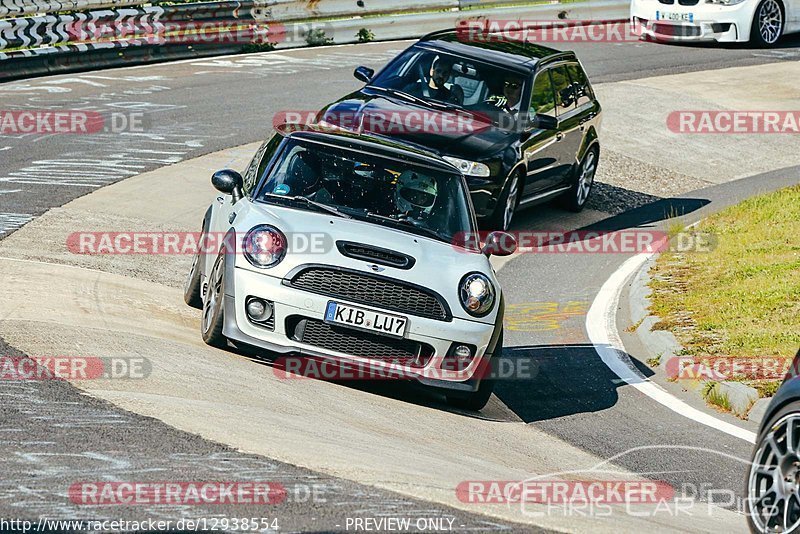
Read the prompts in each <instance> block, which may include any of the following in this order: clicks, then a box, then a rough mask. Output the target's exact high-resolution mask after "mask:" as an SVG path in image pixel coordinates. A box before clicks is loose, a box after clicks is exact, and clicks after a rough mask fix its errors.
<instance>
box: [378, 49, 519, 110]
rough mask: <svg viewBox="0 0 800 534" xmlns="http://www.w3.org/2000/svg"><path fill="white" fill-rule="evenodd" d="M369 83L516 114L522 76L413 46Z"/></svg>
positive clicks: (472, 108) (464, 106)
mask: <svg viewBox="0 0 800 534" xmlns="http://www.w3.org/2000/svg"><path fill="white" fill-rule="evenodd" d="M370 87H380V88H383V89H390V90H393V91H399V92H400V93H405V94H407V95H411V96H413V97H416V98H420V99H423V100H426V101H434V102H440V103H445V104H449V105H452V106H458V107H462V108H464V109H468V110H471V111H482V112H486V113H490V114H491V113H492V112H495V113H496V112H498V111H499V112H506V113H508V114H511V115H516V114H517V113H518V112H519V111H520V104H521V99H522V95H523V94H524V88H525V78H524V77H523V76H522V75H520V74H518V73H516V72H514V71H512V70H509V69H504V68H501V67H497V66H493V65H488V64H486V63H481V62H479V61H475V60H473V59H469V58H464V57H459V56H454V55H450V54H445V53H442V52H434V51H430V50H425V49H424V48H416V47H414V48H411V49H409V50H407V51H406V52H405V53H403V54H402V55H400V56H399V57H398V58H397V59H396V60H394V61H392V62H391V63H390V64H389V65H388V66H387V67H386V68H385V69H384V70H383V71H381V72H380V74H378V76H377V77H376V78H375V79H374V80H372V82H371V83H370ZM398 96H400V97H402V94H399V95H398ZM523 111H527V110H523Z"/></svg>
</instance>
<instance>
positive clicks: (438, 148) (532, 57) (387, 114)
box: [318, 30, 601, 230]
mask: <svg viewBox="0 0 800 534" xmlns="http://www.w3.org/2000/svg"><path fill="white" fill-rule="evenodd" d="M354 75H355V77H356V78H358V79H359V80H361V81H363V82H365V83H366V85H365V86H364V87H363V88H361V89H360V90H358V91H356V92H354V93H351V94H349V95H347V96H345V97H344V98H342V99H340V100H338V101H336V102H334V103H332V104H330V105H328V106H327V107H325V108H324V109H323V110H322V111H321V112H320V114H319V116H318V120H319V121H320V122H322V123H328V124H331V125H335V126H341V127H344V128H349V129H361V130H364V129H368V125H369V124H371V123H372V122H373V121H371V120H370V118H371V117H372V118H375V117H378V118H379V119H380V120H383V119H385V118H391V117H393V116H395V117H396V116H400V117H403V116H407V114H408V113H415V112H417V113H438V114H449V115H453V116H456V117H463V116H468V117H469V118H470V121H469V124H470V128H469V129H468V130H464V131H457V132H452V131H442V130H441V129H437V128H421V129H418V128H417V129H409V128H402V127H401V128H389V129H388V130H387V131H385V132H375V131H374V130H373V131H372V133H385V134H386V135H391V136H393V137H398V138H402V139H403V140H404V141H405V142H407V143H415V144H418V145H420V146H422V147H425V148H426V149H428V150H433V151H435V152H437V153H438V154H440V155H441V156H442V157H444V159H446V160H448V161H449V162H451V163H453V164H454V165H455V166H456V167H457V168H459V169H460V170H461V172H462V173H463V174H464V175H465V176H466V177H467V183H468V185H469V189H470V193H471V196H472V202H473V205H474V207H475V211H476V214H477V216H478V220H479V222H480V223H481V226H483V227H484V228H486V229H491V230H506V229H507V228H508V227H509V225H510V224H511V220H512V218H513V216H514V213H515V212H516V211H517V210H519V209H521V208H524V207H528V206H531V205H534V204H536V203H539V202H544V201H547V200H550V199H553V198H556V197H560V198H561V200H562V202H563V205H564V206H565V207H566V208H568V209H570V210H572V211H580V210H582V209H583V207H584V206H585V205H586V202H587V200H588V198H589V195H590V193H591V190H592V184H593V182H594V174H595V171H596V169H597V163H598V158H599V156H600V144H599V140H598V132H599V129H600V122H601V108H600V104H599V102H598V101H597V99H596V97H595V94H594V91H593V90H592V87H591V84H590V83H589V79H588V77H587V76H586V73H585V71H584V69H583V67H582V66H581V64H580V62H579V61H578V58H577V57H576V56H575V54H574V53H573V52H561V51H558V50H554V49H552V48H547V47H543V46H540V45H536V44H532V43H527V42H524V41H513V40H509V39H508V38H505V37H498V38H493V39H482V40H481V41H476V40H468V39H465V38H464V36H463V35H462V34H461V33H460V32H457V31H456V30H448V31H442V32H436V33H432V34H429V35H427V36H425V37H423V38H422V39H420V40H419V41H418V42H417V43H415V44H414V45H412V46H411V47H410V48H408V49H407V50H406V51H404V52H403V53H401V54H400V55H399V56H397V57H396V58H395V59H394V60H392V61H391V62H390V63H389V64H388V65H387V66H386V67H384V68H383V69H382V70H381V71H380V72H379V73H378V74H375V72H374V71H373V70H372V69H369V68H367V67H358V68H357V69H356V70H355V73H354ZM352 115H355V117H354V116H352ZM344 116H348V119H347V124H344V121H342V118H343V117H344ZM451 124H466V123H465V122H463V121H461V122H459V121H455V122H452V123H451ZM365 125H367V126H365Z"/></svg>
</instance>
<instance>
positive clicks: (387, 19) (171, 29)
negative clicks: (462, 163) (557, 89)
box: [0, 0, 628, 79]
mask: <svg viewBox="0 0 800 534" xmlns="http://www.w3.org/2000/svg"><path fill="white" fill-rule="evenodd" d="M0 1H1V2H2V9H3V10H5V11H0V16H2V14H3V13H6V14H15V15H16V14H20V13H25V14H27V15H29V16H24V17H20V16H13V17H10V18H0V79H13V78H19V77H25V76H30V75H34V74H42V73H48V72H63V71H67V70H77V69H81V68H97V67H102V66H105V65H106V64H108V63H109V62H110V63H111V64H118V63H131V62H137V63H139V62H143V61H154V60H158V59H174V58H180V57H199V56H209V55H219V54H230V53H237V52H240V51H243V50H251V51H252V50H265V49H270V48H273V47H274V48H290V47H297V46H306V45H307V44H312V45H313V44H326V43H348V42H355V41H357V40H358V38H357V36H356V34H357V33H358V32H359V30H361V29H362V28H365V29H367V30H369V31H368V32H367V34H365V35H363V36H362V39H373V38H374V39H399V38H411V37H418V36H420V35H421V34H424V33H427V32H429V31H434V30H437V29H442V28H447V27H454V26H455V25H456V24H458V23H459V21H462V20H465V19H469V18H476V17H477V18H480V17H483V18H488V17H498V18H506V19H508V18H520V19H537V20H555V19H604V20H607V19H624V18H627V16H628V2H627V1H626V0H604V1H587V2H579V3H567V4H559V3H550V4H534V5H519V0H513V6H503V5H502V4H504V3H509V2H512V0H238V1H216V2H196V3H183V4H169V5H142V4H143V2H142V1H141V0H62V1H55V0H35V1H32V0H0ZM135 4H138V5H135ZM32 6H34V7H32ZM487 6H491V7H487ZM86 7H88V8H90V9H88V10H83V11H72V10H75V9H84V8H86ZM33 10H47V11H48V13H41V12H40V11H33ZM63 11H67V13H63ZM59 12H62V13H59ZM108 66H110V65H108Z"/></svg>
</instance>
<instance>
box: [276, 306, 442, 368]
mask: <svg viewBox="0 0 800 534" xmlns="http://www.w3.org/2000/svg"><path fill="white" fill-rule="evenodd" d="M294 319H297V317H295V318H294ZM291 322H294V321H292V320H291V318H290V321H289V323H291ZM292 331H293V332H294V333H293V334H292V337H293V338H294V339H296V340H298V341H301V342H303V343H307V344H309V345H313V346H315V347H319V348H322V349H326V350H331V351H335V352H341V353H344V354H349V355H351V356H358V357H361V358H371V359H374V360H389V361H391V362H393V363H398V364H401V365H407V366H411V367H424V366H425V364H427V363H428V362H429V361H430V359H431V357H432V356H433V347H431V346H429V345H426V344H424V343H417V342H416V341H411V340H409V339H394V338H390V337H385V336H378V335H373V334H370V333H368V332H361V331H358V330H351V329H349V328H339V327H332V326H331V325H329V324H327V323H325V322H322V321H317V320H314V319H300V320H299V321H297V323H296V324H295V326H294V329H293V330H292V329H291V328H290V329H289V332H292Z"/></svg>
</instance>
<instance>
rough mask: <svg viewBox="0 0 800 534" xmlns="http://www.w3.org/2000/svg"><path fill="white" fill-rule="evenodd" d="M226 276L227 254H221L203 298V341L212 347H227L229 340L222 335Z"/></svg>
mask: <svg viewBox="0 0 800 534" xmlns="http://www.w3.org/2000/svg"><path fill="white" fill-rule="evenodd" d="M224 278H225V255H224V253H223V254H220V255H219V257H217V261H216V262H215V263H214V268H213V269H211V274H210V275H209V277H208V289H206V295H205V299H204V300H203V322H202V324H201V332H202V334H203V341H205V342H206V344H208V345H211V346H212V347H218V348H225V347H226V346H227V345H228V340H227V339H225V336H224V335H222V324H223V320H224V311H223V300H224V299H225V289H224V287H225V286H224Z"/></svg>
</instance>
